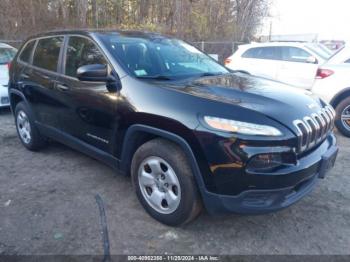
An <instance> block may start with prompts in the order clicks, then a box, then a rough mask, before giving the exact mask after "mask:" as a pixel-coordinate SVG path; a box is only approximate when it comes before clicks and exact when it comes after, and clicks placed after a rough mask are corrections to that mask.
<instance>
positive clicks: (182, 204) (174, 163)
mask: <svg viewBox="0 0 350 262" xmlns="http://www.w3.org/2000/svg"><path fill="white" fill-rule="evenodd" d="M152 168H153V170H152ZM141 174H144V175H141ZM174 175H175V176H174ZM131 176H132V182H133V186H134V188H135V190H136V195H137V197H138V199H139V201H140V202H141V204H142V206H143V207H144V209H145V210H146V211H147V212H148V213H149V214H150V215H151V216H152V217H153V218H154V219H156V220H158V221H159V222H161V223H163V224H166V225H169V226H179V225H183V224H186V223H189V222H190V221H192V220H193V219H194V218H196V217H197V216H198V215H199V213H200V211H201V209H202V203H201V199H200V195H199V192H198V188H197V185H196V182H195V180H194V177H193V175H192V170H191V167H190V165H189V162H188V159H187V157H186V155H185V153H184V152H183V151H182V149H181V148H180V147H179V146H178V145H176V144H174V143H172V142H169V141H167V140H165V139H154V140H151V141H149V142H147V143H145V144H143V145H142V146H141V147H140V148H138V150H137V151H136V152H135V154H134V157H133V159H132V163H131ZM157 178H158V179H157ZM168 200H169V202H168Z"/></svg>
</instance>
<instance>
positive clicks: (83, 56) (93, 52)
mask: <svg viewBox="0 0 350 262" xmlns="http://www.w3.org/2000/svg"><path fill="white" fill-rule="evenodd" d="M91 64H107V61H106V60H105V58H104V57H103V55H102V53H101V52H100V50H99V49H98V48H97V46H96V45H95V44H94V43H93V42H92V41H90V40H89V39H87V38H83V37H79V36H72V37H70V38H69V41H68V46H67V54H66V68H65V73H66V75H68V76H72V77H76V76H77V69H78V68H79V67H81V66H83V65H91Z"/></svg>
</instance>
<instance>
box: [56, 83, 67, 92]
mask: <svg viewBox="0 0 350 262" xmlns="http://www.w3.org/2000/svg"><path fill="white" fill-rule="evenodd" d="M56 87H57V88H58V89H59V90H61V91H67V90H68V89H69V87H68V86H67V85H65V84H57V85H56Z"/></svg>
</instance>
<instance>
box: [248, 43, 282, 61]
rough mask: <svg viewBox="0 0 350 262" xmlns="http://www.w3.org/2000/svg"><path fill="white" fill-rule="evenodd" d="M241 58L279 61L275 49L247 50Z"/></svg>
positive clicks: (256, 48)
mask: <svg viewBox="0 0 350 262" xmlns="http://www.w3.org/2000/svg"><path fill="white" fill-rule="evenodd" d="M242 57H244V58H254V59H267V60H280V59H281V58H280V55H279V52H278V49H277V47H274V46H269V47H255V48H251V49H249V50H247V51H246V52H245V53H244V54H243V55H242Z"/></svg>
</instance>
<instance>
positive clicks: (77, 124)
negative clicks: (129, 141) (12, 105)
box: [56, 36, 118, 153]
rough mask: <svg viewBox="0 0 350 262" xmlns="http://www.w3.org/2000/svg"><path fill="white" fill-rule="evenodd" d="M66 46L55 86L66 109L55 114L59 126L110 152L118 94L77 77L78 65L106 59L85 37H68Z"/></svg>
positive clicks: (102, 84)
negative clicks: (60, 72) (60, 71)
mask: <svg viewBox="0 0 350 262" xmlns="http://www.w3.org/2000/svg"><path fill="white" fill-rule="evenodd" d="M66 46H67V47H66V50H65V55H64V59H63V61H64V63H63V67H62V74H61V75H60V76H59V78H58V79H57V87H56V88H57V91H58V97H59V99H60V101H61V103H62V104H64V108H65V110H64V111H62V112H61V113H60V115H58V119H59V121H60V129H61V130H62V131H63V132H65V133H67V134H69V135H71V136H72V137H73V138H74V139H78V140H80V141H83V142H86V143H88V144H90V145H92V146H94V147H97V148H99V149H101V150H103V151H106V152H110V153H112V152H111V150H112V148H113V147H112V146H113V141H112V140H113V139H115V137H114V136H113V134H115V132H116V131H115V130H116V128H117V127H116V123H117V121H116V119H115V117H116V107H117V99H118V94H117V93H110V92H109V91H108V90H107V88H106V83H101V82H82V81H79V80H78V79H77V69H78V68H79V67H80V66H83V65H89V64H105V65H108V62H107V60H106V58H105V57H104V55H103V54H102V51H101V50H100V49H99V48H98V47H97V45H96V44H95V43H94V42H93V41H92V40H90V39H88V38H86V37H80V36H70V37H69V38H68V39H67V44H66Z"/></svg>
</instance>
